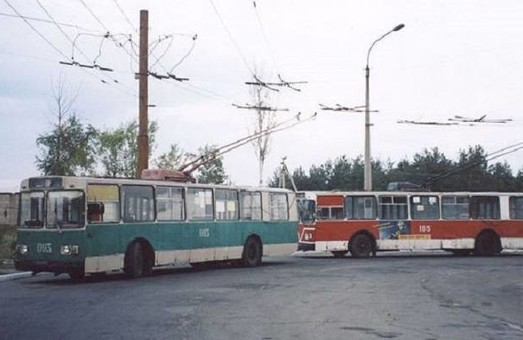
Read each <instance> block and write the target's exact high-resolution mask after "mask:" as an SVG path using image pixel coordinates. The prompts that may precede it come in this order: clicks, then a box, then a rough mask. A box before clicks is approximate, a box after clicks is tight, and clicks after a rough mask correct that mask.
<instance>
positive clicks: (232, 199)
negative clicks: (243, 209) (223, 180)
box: [215, 189, 238, 220]
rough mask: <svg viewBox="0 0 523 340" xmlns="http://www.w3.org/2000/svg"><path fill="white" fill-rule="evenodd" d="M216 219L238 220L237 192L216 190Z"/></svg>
mask: <svg viewBox="0 0 523 340" xmlns="http://www.w3.org/2000/svg"><path fill="white" fill-rule="evenodd" d="M215 195H216V219H217V220H237V219H238V192H237V191H236V190H227V189H216V190H215Z"/></svg>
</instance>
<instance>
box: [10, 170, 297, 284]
mask: <svg viewBox="0 0 523 340" xmlns="http://www.w3.org/2000/svg"><path fill="white" fill-rule="evenodd" d="M19 210H20V212H19V223H18V239H17V247H16V254H15V267H16V269H18V270H25V271H32V272H33V273H38V272H53V273H55V274H60V273H68V274H69V275H70V276H71V278H81V277H82V276H84V275H86V274H93V273H105V272H111V271H119V270H122V269H123V270H124V271H125V272H126V273H128V274H129V275H131V276H132V277H139V276H146V275H149V274H151V272H152V268H153V267H157V266H166V265H176V264H194V265H197V264H201V263H205V262H211V261H238V262H241V263H243V264H244V265H246V266H258V265H260V263H261V258H262V256H269V255H279V256H282V255H290V254H291V253H292V252H294V251H295V250H296V245H297V207H296V198H295V195H294V193H293V192H292V191H289V190H285V189H272V188H249V187H231V186H223V185H205V184H196V183H179V182H174V181H166V180H150V179H109V178H88V177H62V176H52V177H35V178H29V179H26V180H23V181H22V185H21V193H20V208H19Z"/></svg>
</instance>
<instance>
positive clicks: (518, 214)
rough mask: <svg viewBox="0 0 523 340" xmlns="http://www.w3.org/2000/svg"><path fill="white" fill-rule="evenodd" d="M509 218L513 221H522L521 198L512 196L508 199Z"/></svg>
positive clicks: (522, 204)
mask: <svg viewBox="0 0 523 340" xmlns="http://www.w3.org/2000/svg"><path fill="white" fill-rule="evenodd" d="M509 205H510V218H511V219H513V220H523V197H521V196H519V197H518V196H512V197H510V198H509Z"/></svg>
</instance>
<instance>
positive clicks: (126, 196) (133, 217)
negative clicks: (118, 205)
mask: <svg viewBox="0 0 523 340" xmlns="http://www.w3.org/2000/svg"><path fill="white" fill-rule="evenodd" d="M121 192H122V202H123V221H124V222H145V221H154V196H153V187H151V186H145V185H123V186H122V188H121Z"/></svg>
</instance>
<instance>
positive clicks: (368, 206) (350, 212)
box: [345, 196, 376, 220]
mask: <svg viewBox="0 0 523 340" xmlns="http://www.w3.org/2000/svg"><path fill="white" fill-rule="evenodd" d="M345 217H346V218H347V219H351V220H374V219H376V198H375V197H374V196H347V197H345Z"/></svg>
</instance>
